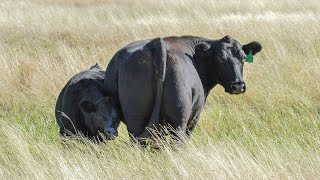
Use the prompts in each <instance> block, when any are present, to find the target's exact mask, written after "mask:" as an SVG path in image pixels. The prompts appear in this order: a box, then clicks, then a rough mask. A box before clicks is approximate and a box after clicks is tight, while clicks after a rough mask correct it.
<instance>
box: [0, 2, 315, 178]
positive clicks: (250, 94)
mask: <svg viewBox="0 0 320 180" xmlns="http://www.w3.org/2000/svg"><path fill="white" fill-rule="evenodd" d="M227 34H229V35H231V36H232V37H234V38H235V39H237V40H239V41H240V42H242V43H243V44H244V43H247V42H250V41H252V40H256V41H259V42H261V44H262V45H263V50H262V52H261V53H259V54H258V55H257V56H256V57H255V62H254V63H253V64H246V65H245V69H244V71H245V72H244V76H245V77H244V78H245V81H246V83H247V92H246V94H244V95H239V96H232V95H228V94H226V93H225V92H224V90H223V89H222V88H221V87H216V88H214V89H213V90H212V91H211V94H210V96H209V98H208V100H207V103H206V106H205V108H204V110H203V112H202V114H201V119H200V121H199V124H198V126H197V127H196V129H195V132H194V134H193V136H192V138H191V139H190V140H189V141H188V142H187V143H186V145H185V146H184V147H181V148H180V149H179V150H176V151H174V150H171V149H169V148H164V149H163V150H161V151H154V150H150V149H146V150H143V149H140V148H139V147H137V146H136V145H135V144H131V143H130V142H129V138H128V134H127V131H126V128H125V127H124V126H123V125H122V126H121V127H120V137H118V138H117V139H116V140H115V141H110V142H108V143H107V144H105V145H97V144H94V143H92V142H90V141H88V140H86V139H83V140H81V141H78V140H70V141H67V142H62V141H61V140H60V138H59V135H58V126H57V124H56V122H55V118H54V105H55V101H56V98H57V96H58V93H59V92H60V90H61V89H62V87H63V86H64V85H65V84H66V82H67V80H68V79H69V78H70V77H72V76H73V75H74V74H75V73H77V72H79V71H81V70H84V69H87V68H88V67H90V66H91V65H93V64H95V63H96V62H98V63H100V64H101V65H102V66H103V67H106V66H107V64H108V62H109V60H110V59H111V57H112V56H113V54H114V53H115V52H116V51H117V50H118V49H120V48H121V47H123V46H124V45H126V44H128V43H130V42H132V41H134V40H138V39H147V38H154V37H159V36H169V35H177V36H180V35H196V36H203V37H208V38H212V39H217V38H221V37H223V36H224V35H227ZM0 63H1V66H0V92H1V93H0V178H1V179H12V178H15V179H97V178H100V179H318V178H319V177H320V91H319V90H320V1H317V0H306V1H303V2H302V1H300V0H282V1H279V2H278V1H268V0H258V1H249V0H243V1H231V0H226V1H220V0H212V1H209V0H208V1H206V0H201V1H198V0H175V1H173V0H164V1H157V0H148V1H147V0H139V1H130V0H25V1H23V0H15V1H12V0H2V1H0Z"/></svg>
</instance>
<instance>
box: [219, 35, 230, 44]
mask: <svg viewBox="0 0 320 180" xmlns="http://www.w3.org/2000/svg"><path fill="white" fill-rule="evenodd" d="M231 41H232V37H231V36H229V35H226V36H225V37H223V38H222V39H220V42H224V43H231Z"/></svg>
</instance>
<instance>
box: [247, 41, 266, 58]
mask: <svg viewBox="0 0 320 180" xmlns="http://www.w3.org/2000/svg"><path fill="white" fill-rule="evenodd" d="M261 49H262V46H261V44H260V43H259V42H257V41H252V42H251V43H248V44H245V45H243V46H242V50H243V51H244V53H246V54H249V53H250V51H252V55H255V54H257V53H258V52H260V51H261Z"/></svg>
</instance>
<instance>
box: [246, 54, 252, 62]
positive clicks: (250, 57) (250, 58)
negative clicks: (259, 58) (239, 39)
mask: <svg viewBox="0 0 320 180" xmlns="http://www.w3.org/2000/svg"><path fill="white" fill-rule="evenodd" d="M246 62H248V63H253V55H252V51H250V52H249V54H248V55H247V57H246Z"/></svg>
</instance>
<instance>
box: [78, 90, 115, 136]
mask: <svg viewBox="0 0 320 180" xmlns="http://www.w3.org/2000/svg"><path fill="white" fill-rule="evenodd" d="M79 106H80V110H81V113H82V115H83V119H84V121H85V122H84V123H85V124H86V126H87V127H88V128H89V130H90V131H91V133H92V134H97V133H98V132H97V131H100V132H101V133H103V134H104V135H105V136H106V139H108V140H111V139H114V138H115V137H117V136H118V131H117V127H118V123H119V122H118V114H117V110H116V108H115V104H114V101H113V99H112V98H111V97H108V96H107V97H106V96H103V94H99V93H95V94H91V95H88V96H86V98H85V99H83V100H81V101H80V103H79Z"/></svg>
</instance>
